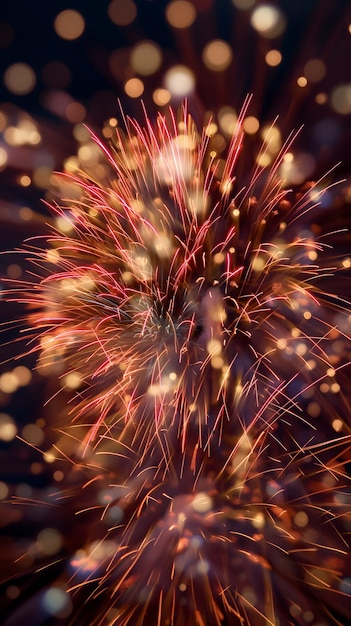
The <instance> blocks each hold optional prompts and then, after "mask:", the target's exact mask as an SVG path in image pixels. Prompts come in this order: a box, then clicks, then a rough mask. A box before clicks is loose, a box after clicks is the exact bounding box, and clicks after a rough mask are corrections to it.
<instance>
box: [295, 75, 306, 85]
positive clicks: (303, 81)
mask: <svg viewBox="0 0 351 626" xmlns="http://www.w3.org/2000/svg"><path fill="white" fill-rule="evenodd" d="M296 82H297V84H298V86H299V87H306V85H307V78H306V76H299V77H298V79H297V80H296Z"/></svg>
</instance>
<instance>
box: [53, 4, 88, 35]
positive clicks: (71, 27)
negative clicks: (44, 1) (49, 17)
mask: <svg viewBox="0 0 351 626" xmlns="http://www.w3.org/2000/svg"><path fill="white" fill-rule="evenodd" d="M54 27H55V31H56V33H57V34H58V36H59V37H62V39H67V40H69V41H71V40H73V39H78V37H80V36H81V35H82V33H83V31H84V28H85V21H84V18H83V16H82V14H81V13H79V12H78V11H74V10H73V9H66V10H65V11H61V13H59V14H58V15H57V16H56V17H55V22H54Z"/></svg>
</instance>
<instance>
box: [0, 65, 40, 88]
mask: <svg viewBox="0 0 351 626" xmlns="http://www.w3.org/2000/svg"><path fill="white" fill-rule="evenodd" d="M4 82H5V85H6V87H7V89H8V90H9V91H11V93H14V94H16V95H17V96H25V95H27V94H28V93H30V92H31V91H32V90H33V89H34V86H35V83H36V77H35V73H34V71H33V70H32V68H31V67H30V66H29V65H28V64H27V63H14V64H13V65H10V67H8V68H7V70H6V72H5V75H4Z"/></svg>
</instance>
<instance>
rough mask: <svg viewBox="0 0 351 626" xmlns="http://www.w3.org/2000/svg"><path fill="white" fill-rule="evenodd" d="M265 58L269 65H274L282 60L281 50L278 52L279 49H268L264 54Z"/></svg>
mask: <svg viewBox="0 0 351 626" xmlns="http://www.w3.org/2000/svg"><path fill="white" fill-rule="evenodd" d="M265 60H266V63H267V65H270V67H276V66H277V65H279V64H280V63H281V61H282V55H281V52H279V50H269V51H268V52H267V54H266V56H265Z"/></svg>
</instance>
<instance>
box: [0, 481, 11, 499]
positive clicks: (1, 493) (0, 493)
mask: <svg viewBox="0 0 351 626" xmlns="http://www.w3.org/2000/svg"><path fill="white" fill-rule="evenodd" d="M8 494H9V488H8V486H7V485H6V483H3V482H2V481H0V500H4V499H5V498H7V496H8Z"/></svg>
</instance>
